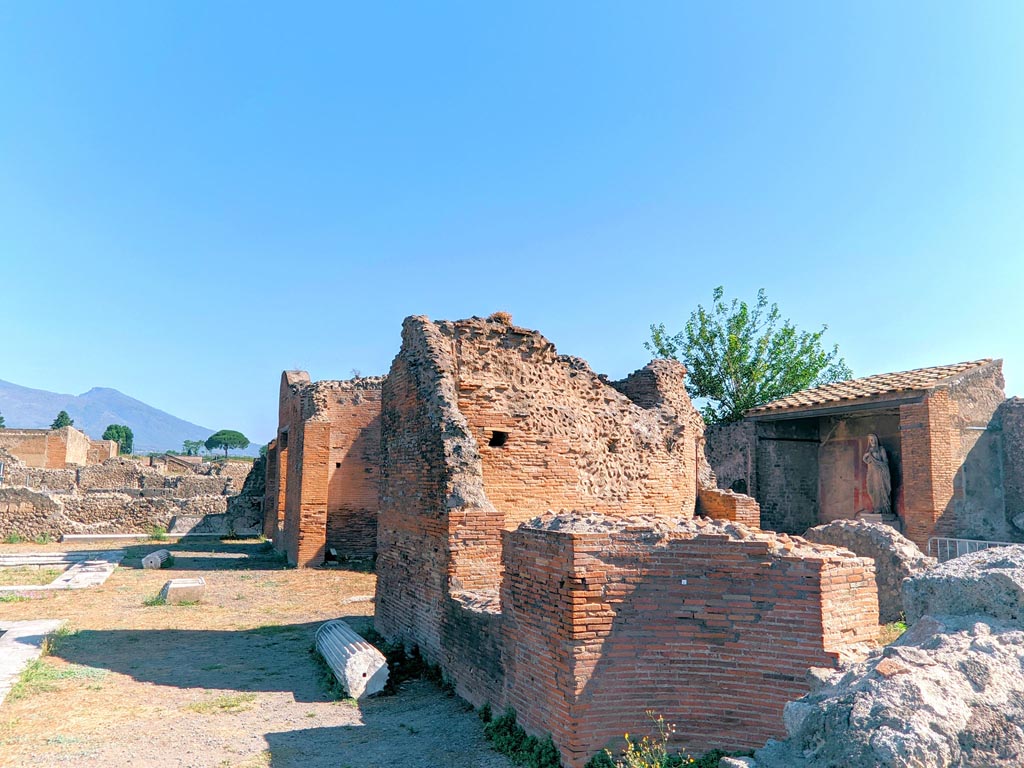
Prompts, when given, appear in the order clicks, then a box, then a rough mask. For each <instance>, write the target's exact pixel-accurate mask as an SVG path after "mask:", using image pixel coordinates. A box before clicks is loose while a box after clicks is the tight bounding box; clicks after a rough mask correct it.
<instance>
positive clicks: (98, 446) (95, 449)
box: [85, 440, 118, 464]
mask: <svg viewBox="0 0 1024 768" xmlns="http://www.w3.org/2000/svg"><path fill="white" fill-rule="evenodd" d="M117 452H118V446H117V441H116V440H90V441H89V450H88V452H87V454H86V457H85V463H86V464H102V463H103V462H104V461H106V460H107V459H112V458H114V457H115V456H117Z"/></svg>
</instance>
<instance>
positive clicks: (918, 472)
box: [900, 390, 958, 550]
mask: <svg viewBox="0 0 1024 768" xmlns="http://www.w3.org/2000/svg"><path fill="white" fill-rule="evenodd" d="M900 447H901V450H902V452H903V518H904V519H903V525H904V528H905V531H904V532H905V533H906V536H907V538H908V539H910V540H911V541H913V542H914V543H915V544H917V546H919V547H921V549H922V550H924V549H926V548H927V546H928V539H929V538H930V537H932V536H951V535H953V533H954V532H955V528H956V521H955V520H954V519H953V516H952V512H951V509H952V505H951V501H952V499H953V492H954V489H953V485H954V478H955V477H956V472H957V468H958V467H957V440H956V435H955V433H954V430H953V418H952V404H951V403H950V400H949V393H948V392H947V391H946V390H938V391H936V392H933V393H932V394H931V395H929V396H928V397H926V398H925V400H924V401H923V402H920V403H913V404H910V405H903V406H900ZM947 511H948V512H949V514H947Z"/></svg>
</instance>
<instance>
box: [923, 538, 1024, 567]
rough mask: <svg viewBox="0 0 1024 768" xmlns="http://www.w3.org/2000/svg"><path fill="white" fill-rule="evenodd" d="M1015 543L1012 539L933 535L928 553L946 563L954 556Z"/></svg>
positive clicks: (929, 540) (929, 542) (929, 541)
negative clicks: (957, 537) (996, 539)
mask: <svg viewBox="0 0 1024 768" xmlns="http://www.w3.org/2000/svg"><path fill="white" fill-rule="evenodd" d="M1014 543H1015V542H1012V541H982V540H980V539H946V538H942V537H941V536H933V537H932V538H930V539H928V555H929V557H934V558H936V559H937V560H938V561H939V562H940V563H944V562H946V561H947V560H952V559H953V558H954V557H960V556H961V555H968V554H970V553H971V552H980V551H981V550H983V549H989V548H991V547H1008V546H1010V545H1012V544H1014Z"/></svg>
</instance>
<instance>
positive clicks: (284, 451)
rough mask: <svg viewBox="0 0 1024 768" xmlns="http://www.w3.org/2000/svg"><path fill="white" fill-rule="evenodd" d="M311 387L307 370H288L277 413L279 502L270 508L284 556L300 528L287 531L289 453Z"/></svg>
mask: <svg viewBox="0 0 1024 768" xmlns="http://www.w3.org/2000/svg"><path fill="white" fill-rule="evenodd" d="M309 385H310V380H309V374H308V373H306V372H305V371H284V372H283V373H282V374H281V386H280V390H279V395H278V411H277V423H278V428H277V499H276V500H275V501H274V502H273V503H272V504H270V505H269V506H271V507H272V508H276V509H277V524H276V533H275V535H274V536H273V537H272V538H273V539H274V548H275V549H276V550H277V551H278V552H282V553H283V552H286V551H288V549H289V547H293V548H294V546H295V545H294V543H292V542H291V541H290V538H294V534H295V531H296V528H294V527H293V528H292V529H291V530H290V531H286V530H285V510H286V509H287V507H288V493H289V490H288V480H289V477H288V472H289V469H290V459H289V453H290V449H291V443H292V441H293V438H294V434H295V433H296V432H297V431H298V430H299V429H300V425H301V422H302V391H303V390H304V389H305V388H306V387H308V386H309ZM296 485H297V483H296ZM293 490H294V492H296V493H297V491H298V490H299V489H298V487H296V488H295V489H293ZM295 499H296V501H295V502H294V503H296V504H297V503H298V501H297V499H298V496H295ZM296 509H297V507H296Z"/></svg>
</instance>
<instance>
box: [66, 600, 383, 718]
mask: <svg viewBox="0 0 1024 768" xmlns="http://www.w3.org/2000/svg"><path fill="white" fill-rule="evenodd" d="M178 610H181V609H178ZM186 610H202V608H201V606H195V607H189V608H187V609H186ZM346 620H348V621H350V622H351V623H352V625H353V626H354V627H356V628H357V629H358V630H361V631H365V629H366V627H367V625H368V620H367V618H366V617H364V616H352V617H346ZM321 623H322V622H309V623H306V624H280V625H274V624H272V625H267V626H263V627H256V628H254V629H247V630H191V629H111V630H93V629H83V630H80V631H78V632H76V633H75V634H73V635H71V636H69V637H67V638H65V639H63V640H62V641H61V642H60V644H59V645H58V647H57V648H56V650H55V651H54V652H53V653H52V655H53V656H56V657H58V658H61V659H64V660H65V661H68V662H71V663H74V664H82V665H85V666H88V667H94V668H97V669H108V670H110V671H112V672H117V673H119V674H122V675H127V676H129V677H131V678H133V679H135V680H138V681H140V682H147V683H153V684H155V685H168V686H173V687H175V688H197V689H212V690H236V691H288V692H291V693H292V694H293V695H294V697H295V700H296V701H309V702H313V701H330V700H332V699H333V697H332V696H331V695H330V694H329V684H330V679H329V678H328V677H327V673H326V672H325V668H324V667H323V666H322V665H321V664H320V663H319V661H318V658H317V657H316V655H315V654H314V653H313V652H312V648H313V635H314V633H315V632H316V629H317V627H319V626H320V624H321Z"/></svg>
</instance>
